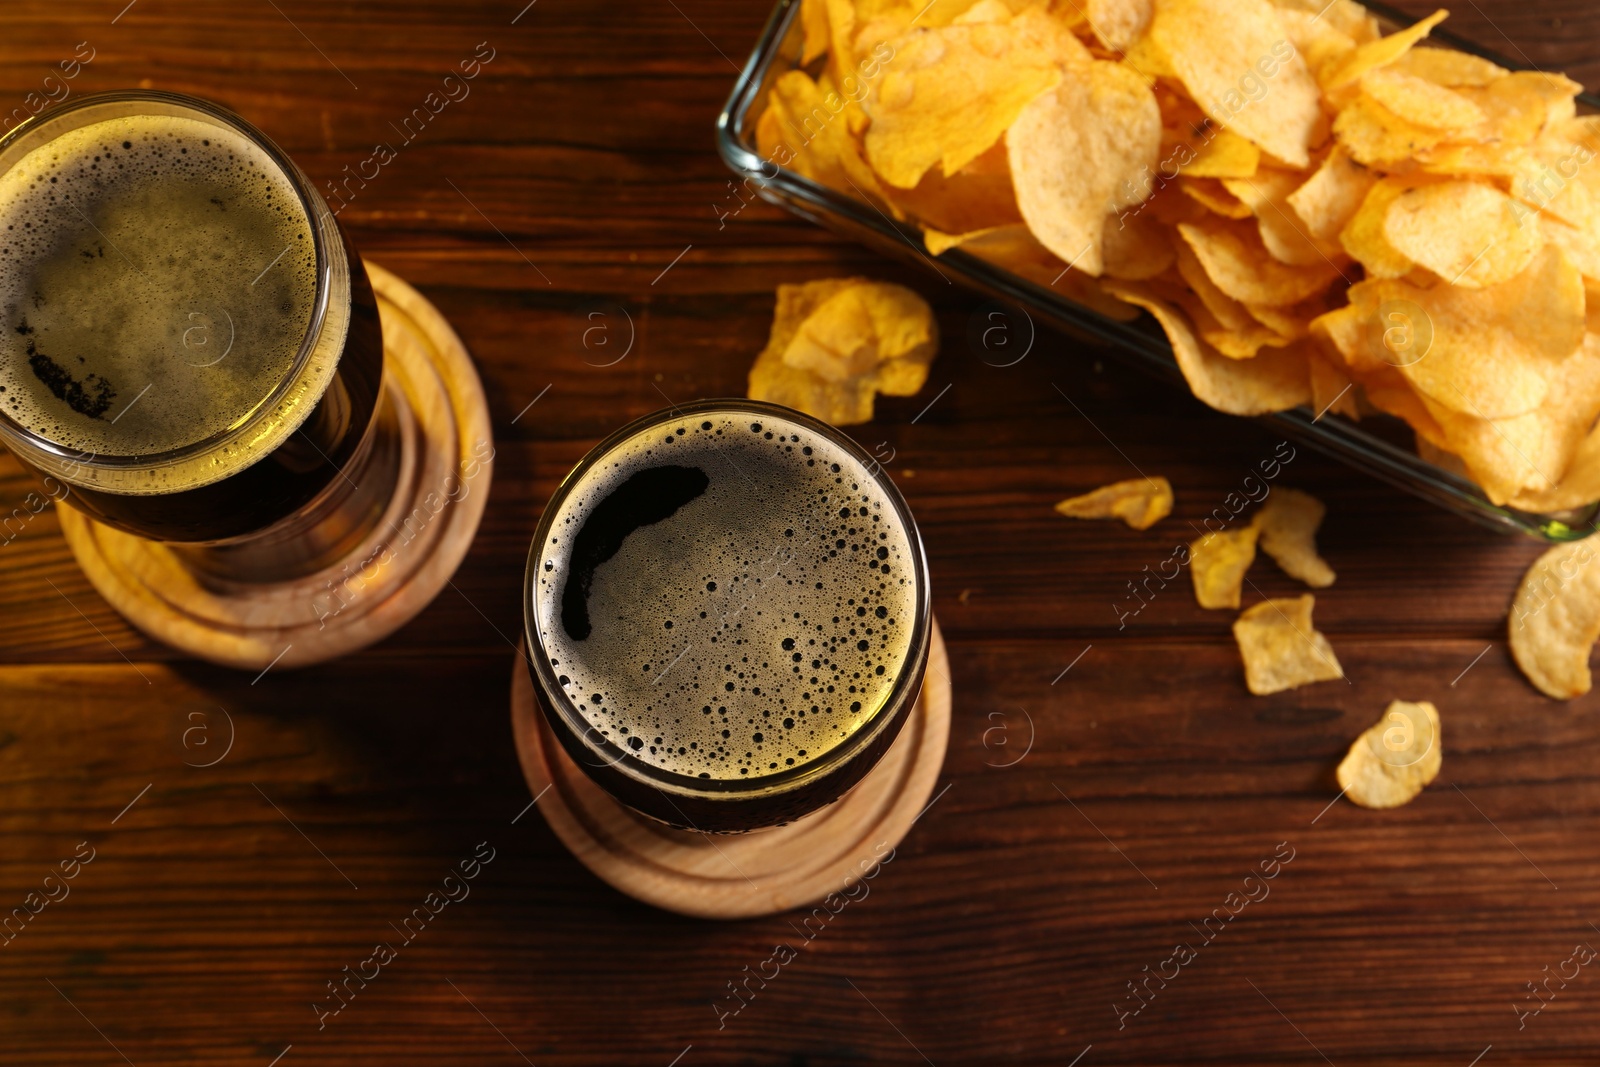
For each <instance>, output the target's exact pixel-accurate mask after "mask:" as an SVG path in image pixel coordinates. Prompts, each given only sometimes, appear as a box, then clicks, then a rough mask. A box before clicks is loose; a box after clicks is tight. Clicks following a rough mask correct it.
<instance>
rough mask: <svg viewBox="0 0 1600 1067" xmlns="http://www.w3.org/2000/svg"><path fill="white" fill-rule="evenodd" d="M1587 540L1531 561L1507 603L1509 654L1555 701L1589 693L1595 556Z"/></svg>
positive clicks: (1599, 616) (1598, 629)
mask: <svg viewBox="0 0 1600 1067" xmlns="http://www.w3.org/2000/svg"><path fill="white" fill-rule="evenodd" d="M1595 557H1596V551H1595V548H1594V546H1593V545H1592V544H1591V543H1590V542H1589V541H1572V542H1569V543H1567V544H1564V545H1557V546H1556V547H1555V548H1552V549H1550V550H1549V551H1548V552H1546V553H1545V554H1544V555H1542V556H1540V557H1539V558H1538V559H1537V560H1535V561H1534V563H1533V566H1531V567H1529V568H1528V573H1527V574H1526V575H1524V576H1523V578H1522V585H1521V586H1520V587H1519V588H1518V589H1517V597H1516V600H1514V601H1513V602H1512V604H1511V617H1510V620H1509V622H1508V629H1509V632H1510V637H1511V655H1512V657H1513V658H1514V659H1515V660H1516V661H1517V666H1519V667H1521V668H1522V673H1523V674H1525V675H1527V676H1528V680H1529V681H1530V682H1532V683H1533V684H1534V686H1535V687H1537V688H1538V690H1539V691H1540V692H1541V693H1543V694H1545V695H1546V696H1549V697H1554V698H1555V699H1557V700H1571V699H1572V698H1573V697H1578V696H1582V695H1583V694H1585V693H1587V692H1588V691H1589V686H1590V676H1589V653H1590V652H1592V651H1593V650H1594V643H1595V638H1596V637H1600V560H1596V558H1595Z"/></svg>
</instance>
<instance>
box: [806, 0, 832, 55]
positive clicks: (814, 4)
mask: <svg viewBox="0 0 1600 1067" xmlns="http://www.w3.org/2000/svg"><path fill="white" fill-rule="evenodd" d="M800 33H801V39H802V41H803V42H804V43H803V44H802V45H801V47H800V62H801V63H802V64H806V63H810V62H811V61H812V60H813V59H816V58H817V57H818V56H820V55H822V54H823V53H824V52H826V51H827V50H828V45H829V43H830V42H831V41H832V38H833V34H832V33H831V32H830V30H829V26H828V5H827V3H826V0H800Z"/></svg>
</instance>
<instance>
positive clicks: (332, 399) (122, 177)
mask: <svg viewBox="0 0 1600 1067" xmlns="http://www.w3.org/2000/svg"><path fill="white" fill-rule="evenodd" d="M0 226H3V227H4V229H3V230H0V320H3V322H0V441H3V442H4V443H5V444H6V445H7V446H8V447H9V448H10V449H11V451H12V452H13V453H14V454H15V455H16V456H17V457H18V458H19V459H20V460H21V461H22V462H23V464H24V465H26V466H27V467H29V468H31V469H32V471H33V472H34V473H35V474H36V475H38V476H39V477H41V478H44V479H46V484H47V486H50V485H51V482H52V481H54V482H57V483H59V484H60V487H61V488H62V490H63V491H62V492H61V493H56V492H55V490H54V487H52V495H56V496H57V497H58V499H64V500H65V501H66V503H68V504H69V505H71V506H73V507H76V508H78V509H79V510H81V511H83V512H85V513H86V514H88V515H89V516H91V517H92V518H94V519H96V520H98V521H99V522H102V523H105V524H108V525H110V526H113V527H116V528H118V529H121V530H124V531H127V532H129V533H132V534H135V535H137V536H140V537H144V538H148V539H151V540H158V541H166V542H176V543H182V544H188V545H199V546H207V547H208V548H211V549H214V550H215V551H214V552H212V554H211V555H210V556H209V557H205V558H209V559H210V560H211V561H212V562H213V563H215V564H217V565H219V566H226V565H227V564H225V563H218V562H217V561H226V560H228V559H230V558H231V559H234V560H235V561H237V560H239V559H241V558H243V557H242V556H240V554H239V553H237V552H236V553H234V554H233V555H232V556H230V554H229V549H230V548H237V547H239V546H241V545H247V544H250V543H256V542H262V543H271V544H278V545H280V546H283V545H291V544H292V545H294V546H295V548H294V549H293V550H292V551H288V550H285V552H283V553H280V554H278V555H276V556H274V555H273V554H272V553H271V552H270V551H269V552H267V553H266V555H265V556H264V557H263V556H261V555H260V554H258V555H257V556H256V557H254V558H255V560H256V562H257V563H261V561H262V559H267V560H269V561H270V562H269V563H268V564H267V566H268V568H269V569H275V570H278V571H281V572H283V573H293V572H296V571H299V572H307V571H310V570H313V569H315V568H316V566H318V565H319V562H320V561H322V560H325V559H326V558H329V557H330V556H332V555H335V554H336V553H337V552H338V551H339V550H340V548H341V546H345V545H348V544H349V543H351V542H352V541H353V540H358V539H359V536H360V534H361V532H362V524H363V522H366V523H368V525H370V522H372V521H375V520H376V516H377V514H378V513H381V510H382V505H383V501H384V500H385V499H387V497H388V495H389V494H390V492H391V491H392V489H393V481H394V479H393V475H392V473H390V470H389V468H390V467H391V466H392V464H389V465H386V464H385V462H384V459H385V447H384V446H383V444H382V443H381V441H382V436H383V435H382V434H381V433H380V427H381V426H382V425H384V424H386V421H392V419H393V418H394V415H393V413H392V412H388V411H387V408H388V406H389V405H388V404H387V403H386V402H385V400H384V399H383V397H384V392H383V389H382V379H383V344H382V335H381V330H380V328H379V322H378V312H377V305H376V302H375V300H374V298H373V294H372V289H371V286H370V285H369V284H368V281H367V276H366V273H365V271H364V270H363V268H362V265H361V260H360V258H359V257H358V256H357V255H356V254H355V252H354V251H353V249H352V248H351V246H350V244H349V242H348V241H347V240H346V238H345V236H344V234H343V233H342V232H341V230H340V229H339V226H338V223H337V222H336V220H335V219H334V217H333V216H332V215H331V214H330V213H329V212H328V210H327V207H326V205H325V204H324V203H323V200H322V198H321V196H320V195H318V193H317V191H316V190H315V189H314V188H313V186H312V184H311V182H310V180H309V179H308V178H307V177H306V176H305V174H303V173H302V172H301V171H300V169H299V168H298V167H296V166H295V164H294V163H293V162H292V161H291V160H290V159H289V158H288V156H286V155H285V154H284V153H283V152H282V151H281V150H280V149H279V148H278V147H277V146H276V145H274V144H273V143H272V141H271V140H269V139H268V138H267V137H266V136H265V135H264V134H262V133H261V131H259V130H257V129H256V128H255V127H254V126H252V125H250V124H249V123H248V122H246V121H245V120H244V119H242V118H240V117H239V116H237V115H234V114H233V113H231V112H229V111H227V110H226V109H224V108H221V107H219V106H217V105H215V104H212V103H208V102H206V101H204V100H199V99H195V98H192V97H187V96H180V95H177V94H173V93H162V92H145V91H129V92H115V93H101V94H97V95H91V96H85V97H81V98H78V99H75V100H73V101H71V102H70V103H67V104H64V105H63V106H61V107H59V108H56V109H54V110H52V111H50V112H49V113H47V114H46V115H43V116H41V117H38V118H34V119H30V120H28V121H26V122H24V123H23V124H22V125H20V126H18V127H16V129H14V130H12V131H11V132H10V133H8V134H7V135H5V136H4V137H3V138H0ZM196 558H200V557H196Z"/></svg>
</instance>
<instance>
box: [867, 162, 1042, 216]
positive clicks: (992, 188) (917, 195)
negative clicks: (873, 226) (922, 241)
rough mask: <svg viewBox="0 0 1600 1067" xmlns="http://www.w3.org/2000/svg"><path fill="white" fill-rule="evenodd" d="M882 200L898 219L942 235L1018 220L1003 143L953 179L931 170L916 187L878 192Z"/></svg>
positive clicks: (954, 175)
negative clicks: (913, 220) (912, 222)
mask: <svg viewBox="0 0 1600 1067" xmlns="http://www.w3.org/2000/svg"><path fill="white" fill-rule="evenodd" d="M881 195H882V197H883V198H884V199H885V200H887V201H888V202H889V204H890V206H891V207H892V208H893V209H894V211H895V213H896V214H897V215H902V216H910V217H911V218H913V219H915V220H916V221H917V222H918V223H920V224H921V225H922V226H924V227H927V228H930V229H935V230H940V231H942V232H944V233H970V232H972V231H975V230H986V229H991V228H993V227H995V226H1009V225H1013V224H1015V223H1019V222H1021V221H1022V213H1021V212H1019V211H1018V210H1017V200H1016V196H1015V195H1014V194H1013V193H1012V191H1011V165H1010V163H1009V162H1007V160H1006V150H1005V146H1004V145H1002V144H996V145H995V146H994V147H993V148H991V149H989V150H988V151H987V152H985V153H983V154H982V155H980V156H979V157H978V158H977V159H974V160H973V161H972V162H971V163H968V164H967V165H966V166H965V167H962V168H961V169H960V170H958V171H956V172H955V173H954V174H945V173H944V172H943V171H941V170H940V169H939V168H938V167H931V168H929V170H928V172H927V173H926V174H924V175H923V176H922V181H920V182H918V183H917V185H916V188H914V189H896V188H894V187H893V186H890V187H887V188H883V189H882V191H881Z"/></svg>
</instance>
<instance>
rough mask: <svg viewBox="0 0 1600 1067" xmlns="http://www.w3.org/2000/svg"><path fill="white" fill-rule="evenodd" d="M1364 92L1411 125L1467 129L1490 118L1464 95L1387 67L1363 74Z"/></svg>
mask: <svg viewBox="0 0 1600 1067" xmlns="http://www.w3.org/2000/svg"><path fill="white" fill-rule="evenodd" d="M1361 91H1362V92H1363V93H1365V94H1366V95H1367V96H1369V97H1371V98H1372V99H1373V100H1375V101H1377V102H1378V103H1379V104H1381V105H1383V107H1384V108H1385V109H1387V110H1388V111H1390V112H1392V113H1393V114H1395V115H1398V116H1400V117H1401V118H1402V119H1405V120H1406V121H1407V122H1411V123H1415V124H1416V125H1418V126H1427V127H1429V128H1431V129H1435V130H1463V129H1466V128H1468V127H1469V126H1476V125H1478V124H1480V123H1482V122H1486V121H1488V118H1489V116H1487V115H1485V114H1484V113H1483V108H1481V107H1479V106H1478V105H1477V104H1474V103H1473V102H1472V101H1471V100H1469V99H1467V98H1466V97H1464V96H1462V95H1461V94H1460V93H1457V92H1453V91H1451V90H1450V89H1446V88H1445V87H1444V86H1442V85H1437V84H1435V83H1433V82H1431V81H1429V80H1428V79H1426V78H1421V77H1418V76H1417V75H1415V74H1405V73H1402V72H1400V71H1397V70H1391V69H1389V68H1386V67H1380V68H1379V69H1377V70H1369V71H1367V73H1365V74H1363V75H1362V76H1361Z"/></svg>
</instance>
